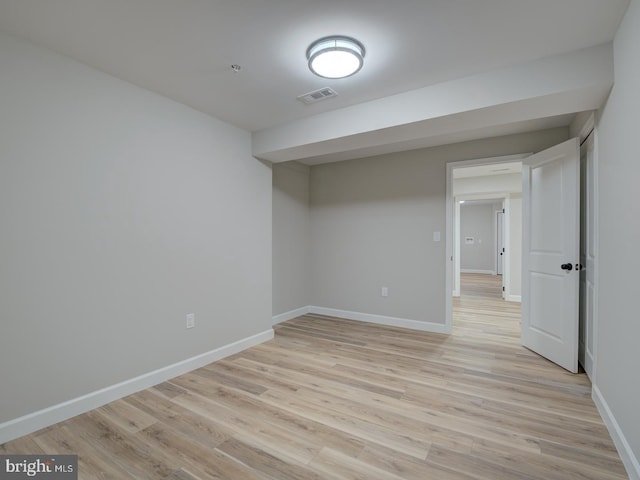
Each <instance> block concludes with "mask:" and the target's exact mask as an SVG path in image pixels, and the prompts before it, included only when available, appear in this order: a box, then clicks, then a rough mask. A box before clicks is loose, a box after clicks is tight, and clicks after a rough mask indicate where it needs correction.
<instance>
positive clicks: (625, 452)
mask: <svg viewBox="0 0 640 480" xmlns="http://www.w3.org/2000/svg"><path fill="white" fill-rule="evenodd" d="M591 397H592V398H593V401H594V403H595V404H596V407H597V408H598V412H600V416H601V417H602V419H603V420H604V423H605V425H606V426H607V429H608V430H609V434H610V435H611V438H612V439H613V443H614V444H615V446H616V449H617V450H618V454H619V455H620V459H621V460H622V463H623V465H624V468H626V469H627V474H628V475H629V480H640V462H638V459H637V458H636V456H635V455H634V453H633V450H631V445H629V442H627V439H626V437H625V436H624V433H623V432H622V429H621V428H620V425H619V424H618V422H617V420H616V419H615V417H614V416H613V413H612V412H611V409H610V408H609V405H608V404H607V401H606V400H605V399H604V397H603V396H602V392H601V391H600V389H599V388H598V386H597V385H594V386H593V389H592V393H591Z"/></svg>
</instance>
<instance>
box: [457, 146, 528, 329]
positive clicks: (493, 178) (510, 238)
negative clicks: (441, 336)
mask: <svg viewBox="0 0 640 480" xmlns="http://www.w3.org/2000/svg"><path fill="white" fill-rule="evenodd" d="M529 155H530V154H529V153H523V154H517V155H508V156H502V157H492V158H484V159H477V160H467V161H461V162H453V163H450V164H448V165H447V199H448V201H447V238H448V239H449V240H450V241H449V242H448V244H447V249H448V252H449V255H448V256H449V257H450V261H451V266H452V268H448V269H447V280H446V281H447V285H448V291H449V292H451V297H453V299H455V298H456V297H460V296H461V295H464V293H465V291H467V292H469V293H474V291H475V293H477V292H478V291H482V290H486V289H493V290H494V291H493V292H492V293H491V294H490V295H491V296H496V295H497V296H498V299H500V300H502V301H504V302H505V305H506V304H507V303H508V304H510V305H509V306H510V307H513V308H519V303H518V302H520V301H521V292H520V289H521V281H520V278H521V255H522V248H521V244H522V159H524V158H525V157H527V156H529ZM465 219H467V220H469V222H466V221H465ZM483 219H484V220H483ZM465 253H466V255H465ZM465 287H466V288H465ZM449 288H450V290H449ZM451 297H450V298H449V299H448V301H447V323H448V325H449V327H452V304H453V299H452V298H451Z"/></svg>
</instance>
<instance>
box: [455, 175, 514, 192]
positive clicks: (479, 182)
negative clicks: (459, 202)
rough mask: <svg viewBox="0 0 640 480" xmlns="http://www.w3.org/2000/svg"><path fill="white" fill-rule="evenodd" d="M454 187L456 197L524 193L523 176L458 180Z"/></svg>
mask: <svg viewBox="0 0 640 480" xmlns="http://www.w3.org/2000/svg"><path fill="white" fill-rule="evenodd" d="M453 187H454V188H453V194H454V195H469V194H474V195H475V194H481V193H487V194H488V193H509V192H522V174H521V173H509V174H503V175H483V176H481V177H466V178H456V179H455V180H454V182H453Z"/></svg>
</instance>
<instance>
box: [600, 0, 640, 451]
mask: <svg viewBox="0 0 640 480" xmlns="http://www.w3.org/2000/svg"><path fill="white" fill-rule="evenodd" d="M638 45H640V1H638V0H632V1H631V3H630V5H629V9H628V11H627V14H626V15H625V17H624V20H623V21H622V24H621V26H620V29H619V30H618V33H617V35H616V38H615V42H614V55H615V57H614V58H615V78H616V83H615V86H614V87H613V90H612V92H611V96H610V97H609V100H608V101H607V104H606V106H605V108H604V110H603V111H602V113H601V116H600V119H599V122H598V136H597V138H596V148H597V149H598V162H599V165H598V197H599V201H598V216H599V228H598V237H599V247H598V255H599V269H600V270H599V272H600V273H599V298H598V319H599V330H598V353H597V366H596V385H597V386H598V388H599V389H600V391H601V392H602V395H603V397H604V398H605V400H606V402H607V403H608V405H609V407H610V409H611V412H612V413H613V416H614V417H615V419H616V420H617V422H618V424H619V425H620V427H621V429H622V431H623V432H624V435H625V437H626V439H627V441H628V442H629V445H630V446H631V449H632V450H633V452H634V453H635V456H636V459H640V421H638V399H639V398H640V381H638V370H639V369H640V350H639V349H638V339H640V321H639V320H638V318H639V317H640V315H639V314H638V292H639V290H640V289H639V282H638V272H639V271H640V257H638V255H637V250H638V245H639V244H640V203H638V199H637V191H638V179H640V161H639V154H638V140H637V138H638V125H639V124H640V95H638V85H640V62H638Z"/></svg>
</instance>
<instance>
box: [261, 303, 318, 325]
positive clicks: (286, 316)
mask: <svg viewBox="0 0 640 480" xmlns="http://www.w3.org/2000/svg"><path fill="white" fill-rule="evenodd" d="M309 308H310V307H309V306H306V307H300V308H296V309H295V310H289V311H288V312H284V313H280V314H278V315H274V316H273V317H271V320H272V325H276V324H278V323H282V322H286V321H287V320H291V319H292V318H296V317H301V316H302V315H306V314H307V313H309Z"/></svg>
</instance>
